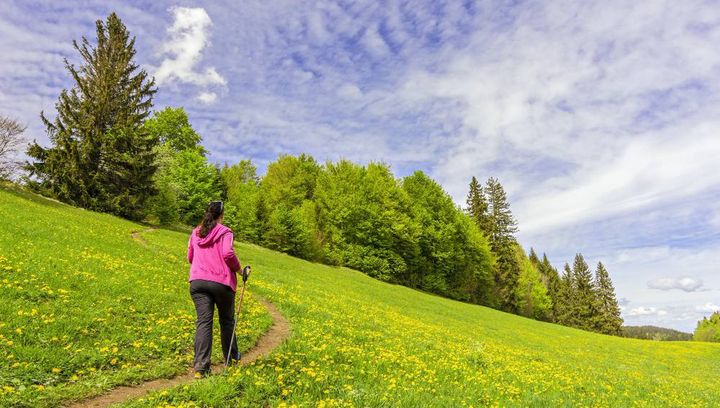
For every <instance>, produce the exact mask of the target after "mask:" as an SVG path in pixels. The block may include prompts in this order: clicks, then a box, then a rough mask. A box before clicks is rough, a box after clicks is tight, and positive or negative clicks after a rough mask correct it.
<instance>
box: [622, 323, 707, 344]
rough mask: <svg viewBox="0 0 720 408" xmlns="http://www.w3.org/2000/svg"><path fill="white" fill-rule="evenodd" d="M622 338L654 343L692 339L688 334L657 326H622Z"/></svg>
mask: <svg viewBox="0 0 720 408" xmlns="http://www.w3.org/2000/svg"><path fill="white" fill-rule="evenodd" d="M622 336H623V337H630V338H633V339H642V340H656V341H689V340H692V337H693V335H692V334H690V333H685V332H681V331H678V330H673V329H667V328H665V327H657V326H623V327H622Z"/></svg>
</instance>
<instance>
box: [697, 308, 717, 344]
mask: <svg viewBox="0 0 720 408" xmlns="http://www.w3.org/2000/svg"><path fill="white" fill-rule="evenodd" d="M693 340H695V341H711V342H720V311H718V312H715V313H713V314H712V315H710V317H709V318H707V317H703V319H702V320H700V321H699V322H698V324H697V327H696V328H695V333H693Z"/></svg>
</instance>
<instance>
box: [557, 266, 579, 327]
mask: <svg viewBox="0 0 720 408" xmlns="http://www.w3.org/2000/svg"><path fill="white" fill-rule="evenodd" d="M559 299H560V302H558V307H557V310H558V312H557V317H556V321H557V322H558V323H560V324H563V325H565V326H571V327H575V326H577V317H576V316H575V314H574V311H575V307H576V303H577V294H576V286H575V276H574V274H573V271H572V269H570V265H568V263H567V262H566V263H565V266H564V267H563V275H562V278H561V279H560V297H559Z"/></svg>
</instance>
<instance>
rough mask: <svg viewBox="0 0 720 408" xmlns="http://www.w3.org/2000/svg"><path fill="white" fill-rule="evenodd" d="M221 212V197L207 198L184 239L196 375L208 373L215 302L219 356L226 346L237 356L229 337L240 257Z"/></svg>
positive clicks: (231, 353)
mask: <svg viewBox="0 0 720 408" xmlns="http://www.w3.org/2000/svg"><path fill="white" fill-rule="evenodd" d="M224 215H225V212H224V209H223V203H222V201H213V202H211V203H210V205H209V206H208V208H207V211H205V216H204V217H203V220H202V222H201V223H200V225H198V226H197V228H195V229H194V230H193V232H192V234H191V235H190V241H189V242H188V254H187V257H188V261H189V262H190V263H191V264H192V266H191V267H190V279H189V281H190V296H192V299H193V302H194V303H195V311H196V312H197V321H196V323H195V359H194V361H193V366H194V369H195V376H196V377H201V376H204V375H207V374H209V373H210V354H211V350H212V326H213V313H214V311H215V305H217V309H218V318H219V320H220V339H221V342H222V349H223V356H224V357H225V359H227V355H228V350H230V355H231V356H232V358H233V359H234V360H239V359H240V353H239V352H238V348H237V342H236V341H234V339H233V344H232V345H231V344H230V339H231V337H232V332H233V310H234V308H235V290H236V289H237V276H236V275H235V273H236V272H237V271H239V270H240V261H238V258H237V256H236V255H235V251H234V250H233V233H232V231H230V229H229V228H228V227H226V226H224V225H222V224H221V223H222V221H223V217H224ZM223 361H224V360H223Z"/></svg>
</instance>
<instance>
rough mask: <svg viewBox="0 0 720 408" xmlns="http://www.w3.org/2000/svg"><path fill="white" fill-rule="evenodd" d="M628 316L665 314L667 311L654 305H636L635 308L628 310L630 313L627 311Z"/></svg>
mask: <svg viewBox="0 0 720 408" xmlns="http://www.w3.org/2000/svg"><path fill="white" fill-rule="evenodd" d="M628 315H629V316H665V315H667V312H666V311H665V310H662V309H658V308H655V307H644V306H641V307H636V308H635V309H632V310H630V313H628Z"/></svg>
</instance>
